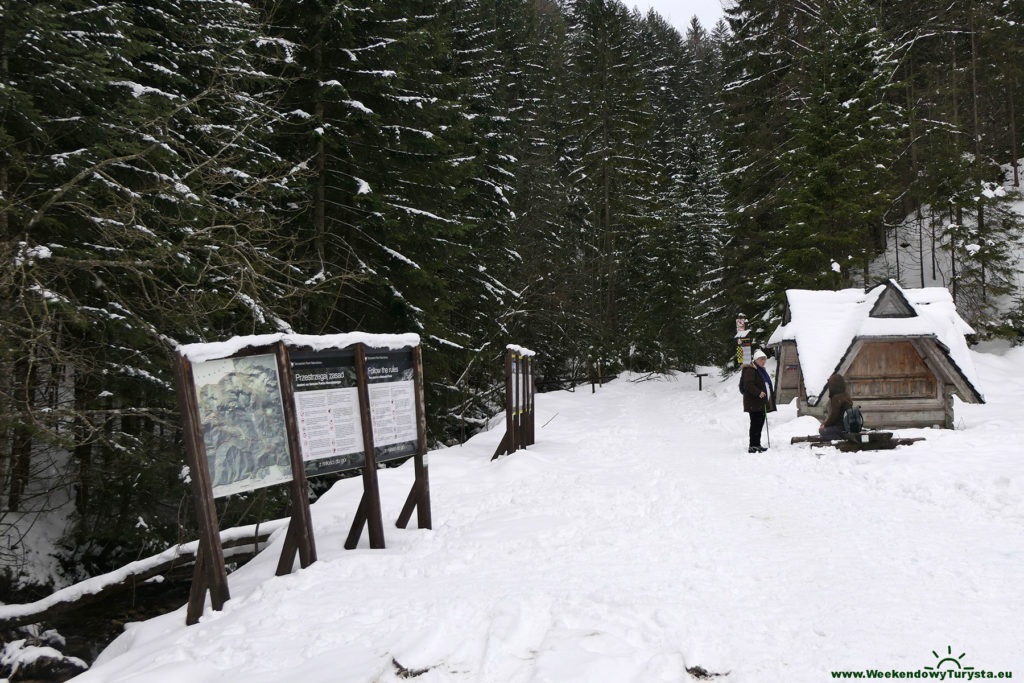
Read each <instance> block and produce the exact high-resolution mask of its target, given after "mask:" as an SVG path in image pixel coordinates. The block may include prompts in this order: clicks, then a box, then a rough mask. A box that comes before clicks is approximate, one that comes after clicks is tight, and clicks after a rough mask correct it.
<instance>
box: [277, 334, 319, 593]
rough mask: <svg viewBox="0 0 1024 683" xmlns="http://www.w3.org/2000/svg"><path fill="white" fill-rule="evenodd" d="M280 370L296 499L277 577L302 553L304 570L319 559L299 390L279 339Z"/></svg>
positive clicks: (278, 357) (293, 496)
mask: <svg viewBox="0 0 1024 683" xmlns="http://www.w3.org/2000/svg"><path fill="white" fill-rule="evenodd" d="M276 355H277V372H278V375H279V376H280V378H281V401H282V403H283V404H284V424H285V433H286V434H287V435H288V456H289V458H290V460H291V464H292V481H291V484H289V492H290V493H291V499H292V518H291V521H290V522H289V523H288V532H287V534H286V535H285V539H284V547H283V548H282V549H281V558H280V560H279V561H278V563H277V576H284V575H285V574H290V573H291V571H292V567H293V566H294V564H295V554H296V552H298V555H299V566H301V567H302V568H303V569H305V568H306V567H308V566H309V565H310V564H312V563H313V562H316V544H315V541H314V540H313V518H312V516H311V515H310V512H309V489H308V487H307V484H306V465H305V463H303V462H302V447H301V445H300V444H299V427H298V420H297V419H296V415H295V392H294V390H293V386H294V380H293V378H292V363H291V358H290V357H289V355H288V349H287V348H286V347H285V345H284V344H283V343H281V342H278V349H277V354H276Z"/></svg>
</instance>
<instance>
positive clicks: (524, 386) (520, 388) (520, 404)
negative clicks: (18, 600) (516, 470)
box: [491, 344, 537, 460]
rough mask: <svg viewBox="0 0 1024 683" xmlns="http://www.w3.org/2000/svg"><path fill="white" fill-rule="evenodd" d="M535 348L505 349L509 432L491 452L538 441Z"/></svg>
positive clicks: (506, 415) (511, 346)
mask: <svg viewBox="0 0 1024 683" xmlns="http://www.w3.org/2000/svg"><path fill="white" fill-rule="evenodd" d="M536 355H537V354H535V353H534V352H533V351H531V350H529V349H526V348H523V347H521V346H514V345H511V344H510V345H509V346H508V347H507V348H506V353H505V435H504V436H503V437H502V438H501V442H500V443H499V444H498V448H497V449H496V450H495V451H494V455H493V456H491V460H494V459H495V458H497V457H498V456H501V455H505V454H507V453H513V452H515V451H517V450H519V449H520V448H526V447H527V446H532V445H533V444H534V443H535V436H536V432H535V428H534V424H535V420H534V410H533V405H534V396H535V391H534V374H533V370H534V360H533V359H534V357H535V356H536Z"/></svg>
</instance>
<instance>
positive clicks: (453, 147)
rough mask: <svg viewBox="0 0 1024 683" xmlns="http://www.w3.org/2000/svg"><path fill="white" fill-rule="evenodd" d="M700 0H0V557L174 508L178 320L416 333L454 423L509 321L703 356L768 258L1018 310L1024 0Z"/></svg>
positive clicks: (637, 353) (433, 430)
mask: <svg viewBox="0 0 1024 683" xmlns="http://www.w3.org/2000/svg"><path fill="white" fill-rule="evenodd" d="M724 4H725V5H726V8H725V19H724V20H723V21H721V22H719V23H718V24H717V25H715V26H701V25H700V23H699V22H698V21H697V20H696V19H694V20H692V21H691V22H690V25H689V28H688V29H687V30H686V31H685V32H684V33H680V31H678V30H677V29H676V28H674V27H673V26H672V25H671V24H670V23H668V22H667V21H666V20H665V19H663V18H662V17H661V16H659V15H658V14H656V13H654V12H650V13H648V14H646V15H645V14H642V13H640V12H639V11H637V10H636V9H632V8H630V7H628V6H627V5H626V4H623V3H622V2H619V0H386V1H385V0H291V1H289V2H278V1H277V0H248V1H247V2H239V1H236V0H159V1H156V0H0V236H2V237H0V249H2V252H3V256H2V260H0V287H2V290H3V292H2V296H0V420H2V422H0V531H2V533H0V537H2V539H3V540H2V545H0V586H3V588H4V591H3V592H11V591H14V590H15V589H18V590H22V591H26V592H27V593H28V594H29V595H33V594H35V595H38V594H43V593H45V590H49V589H52V588H53V587H54V586H59V585H63V584H66V583H68V582H71V581H74V580H78V579H81V578H83V577H87V576H90V575H92V574H95V573H97V572H101V571H106V570H109V569H110V568H113V567H117V566H120V565H122V564H124V563H125V562H127V561H130V560H132V559H135V558H137V557H140V556H143V555H146V554H151V553H155V552H159V551H160V550H162V549H164V548H166V547H168V545H169V544H172V543H175V542H179V541H184V540H191V539H193V538H195V520H194V519H193V518H192V517H193V515H194V513H193V511H192V505H191V493H190V491H189V486H188V484H187V482H186V479H187V477H185V476H183V466H184V456H183V446H182V434H181V422H180V417H179V414H178V408H177V399H176V394H175V385H174V380H173V372H172V362H171V361H172V358H173V351H174V349H175V348H176V346H178V345H180V344H185V343H192V342H210V341H218V340H223V339H226V338H229V337H231V336H233V335H247V334H258V333H268V332H279V331H294V332H297V333H304V334H331V333H338V332H348V331H357V330H358V331H365V332H372V333H404V332H414V333H417V334H419V335H420V338H421V340H422V345H423V351H424V368H425V375H426V376H425V380H426V381H425V384H426V407H427V410H428V428H429V429H428V431H429V435H430V440H431V442H432V444H435V445H441V444H444V445H454V444H458V443H460V442H461V441H463V440H465V439H466V438H467V437H468V436H470V435H472V434H473V433H475V432H477V431H479V430H480V429H482V428H484V427H485V426H486V425H487V424H488V422H489V420H490V419H491V418H492V417H493V416H494V415H496V414H497V413H498V412H500V411H501V410H502V405H503V401H504V398H503V396H504V383H503V376H502V374H501V373H502V367H501V363H502V358H503V354H504V351H505V347H506V345H507V344H510V343H511V344H518V345H522V346H525V347H528V348H530V349H532V350H535V351H536V352H537V353H538V369H537V372H538V389H539V390H540V391H544V390H549V389H557V388H563V389H564V388H569V387H573V386H576V385H578V384H581V383H586V382H589V381H590V380H592V379H594V378H596V377H598V376H600V377H604V378H607V377H611V376H614V375H616V374H617V373H619V372H621V371H623V370H631V371H634V372H640V373H658V372H665V371H669V370H679V371H692V370H693V369H694V368H695V367H696V366H699V365H720V366H723V367H724V366H726V365H727V364H729V363H732V364H735V355H736V352H735V348H736V343H735V339H734V334H735V318H736V317H737V315H738V314H740V313H743V314H745V315H746V316H747V317H748V318H749V319H750V321H751V326H752V329H753V334H754V339H755V343H758V342H764V341H766V338H767V334H768V333H769V332H770V330H771V329H772V328H773V327H774V325H775V324H776V323H777V322H778V321H779V320H780V319H781V316H782V315H783V309H782V306H783V302H784V292H785V290H786V289H787V288H808V289H839V288H844V287H862V286H866V285H870V284H875V283H876V282H877V280H879V279H884V278H886V277H893V278H896V279H898V280H899V281H900V282H901V283H902V284H904V285H906V286H909V287H916V286H924V285H925V284H926V281H927V283H933V282H936V281H937V280H939V279H942V282H940V284H944V285H946V286H948V287H949V288H950V289H951V291H952V292H953V294H954V297H955V298H956V301H957V304H958V307H959V308H960V310H961V312H962V314H963V315H964V316H965V317H966V318H967V319H968V320H969V322H970V323H971V324H972V325H974V326H975V328H976V329H977V330H978V332H979V335H980V336H992V335H1000V336H1004V337H1008V338H1010V339H1015V340H1017V341H1020V340H1022V339H1024V299H1022V298H1021V293H1020V292H1017V291H1014V277H1015V271H1014V268H1015V262H1014V260H1013V259H1014V245H1015V244H1017V243H1018V242H1019V240H1020V239H1021V225H1020V224H1019V222H1018V217H1017V214H1016V213H1014V212H1012V211H1011V210H1010V209H1009V204H1010V203H1011V202H1012V201H1014V200H1015V199H1016V200H1019V196H1017V195H1016V193H1015V191H1014V189H1013V188H1016V187H1018V186H1019V173H1020V170H1019V169H1018V167H1017V164H1016V163H1015V160H1016V159H1017V158H1018V156H1020V152H1019V150H1018V141H1017V137H1018V132H1019V131H1020V130H1021V125H1020V124H1018V123H1017V119H1016V113H1017V112H1018V111H1024V84H1022V83H1021V80H1022V76H1024V3H1021V2H1019V1H1016V0H1014V1H1009V0H943V1H942V2H938V1H936V0H794V1H789V0H736V1H734V2H733V1H730V2H727V3H724ZM893 256H895V258H896V261H895V263H893V262H892V257H893ZM880 259H881V260H880ZM900 259H902V260H900ZM883 262H884V267H883V266H880V265H879V264H880V263H883ZM937 268H939V269H940V270H941V271H942V274H941V277H940V275H939V274H937V273H936V269H937ZM587 390H588V391H589V388H588V389H587ZM313 483H314V489H316V487H317V486H322V485H324V482H313ZM284 499H285V497H284V496H283V494H282V495H279V494H278V493H276V492H275V491H274V490H273V489H269V490H261V491H259V492H254V493H252V494H248V495H243V496H238V497H232V498H229V499H228V500H226V501H224V500H222V501H220V502H219V505H220V507H219V510H218V514H219V516H220V520H221V524H222V526H224V527H228V526H233V525H237V524H241V523H247V522H249V521H254V520H258V519H269V518H272V517H275V516H283V515H284V514H285V512H284V507H283V506H284V503H283V501H284ZM43 526H45V527H46V528H47V529H49V531H48V532H47V533H49V534H50V537H51V538H52V539H53V542H54V544H55V545H54V547H55V548H56V556H55V563H54V567H53V570H52V572H51V574H50V575H49V576H47V577H45V582H46V583H47V585H46V586H35V587H33V586H30V585H28V584H26V577H25V575H24V574H25V571H26V568H25V563H24V557H25V545H24V544H25V543H26V542H28V540H29V533H30V530H32V529H36V530H37V531H38V530H39V528H42V527H43ZM39 578H40V577H38V576H36V577H34V579H36V580H38V579H39ZM33 590H36V591H42V593H33V592H32V591H33ZM5 600H6V598H5Z"/></svg>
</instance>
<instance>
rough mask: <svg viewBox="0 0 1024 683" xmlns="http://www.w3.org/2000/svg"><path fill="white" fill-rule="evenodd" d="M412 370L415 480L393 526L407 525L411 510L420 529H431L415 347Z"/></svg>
mask: <svg viewBox="0 0 1024 683" xmlns="http://www.w3.org/2000/svg"><path fill="white" fill-rule="evenodd" d="M412 354H413V356H412V357H413V370H414V372H415V375H414V376H415V381H416V428H417V432H418V444H417V448H416V455H414V456H413V466H414V468H415V473H416V479H415V481H414V482H413V484H412V488H411V489H409V495H408V497H407V498H406V499H405V505H404V506H403V507H402V512H401V514H399V515H398V521H396V522H395V526H397V527H398V528H400V529H404V528H405V527H406V525H407V524H409V518H410V517H412V511H413V509H415V510H416V524H417V525H418V526H419V528H420V529H431V528H433V527H432V526H431V524H432V521H431V519H430V476H429V474H428V472H427V416H426V410H425V407H424V400H423V351H422V349H421V348H420V347H419V346H417V347H416V348H414V349H413V352H412Z"/></svg>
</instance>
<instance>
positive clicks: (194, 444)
mask: <svg viewBox="0 0 1024 683" xmlns="http://www.w3.org/2000/svg"><path fill="white" fill-rule="evenodd" d="M176 361H177V362H176V363H175V364H174V370H175V377H176V379H177V383H178V409H179V411H180V412H181V420H182V429H183V434H184V440H185V454H186V456H187V457H188V465H189V472H190V474H191V476H192V494H193V497H194V498H195V502H196V516H197V518H198V520H197V521H198V522H199V548H198V550H197V551H196V564H195V569H194V570H193V574H192V588H191V590H190V591H189V598H188V610H187V613H186V615H185V624H186V625H187V626H191V625H192V624H195V623H198V622H199V617H201V616H202V614H203V607H204V604H205V602H206V592H207V591H209V592H210V604H211V606H212V607H213V609H214V610H218V611H219V610H221V609H222V608H223V607H224V603H225V602H227V601H228V600H229V599H230V598H231V594H230V593H229V591H228V573H227V568H226V567H225V566H224V549H223V548H222V547H221V544H220V525H219V523H218V521H217V511H216V508H215V507H214V504H213V484H212V483H211V481H210V470H209V467H208V466H207V463H206V444H205V443H204V442H203V430H202V426H201V425H200V424H199V404H198V399H197V398H196V385H195V380H194V379H193V377H192V364H191V363H189V361H188V359H187V358H185V357H183V356H180V355H176Z"/></svg>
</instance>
